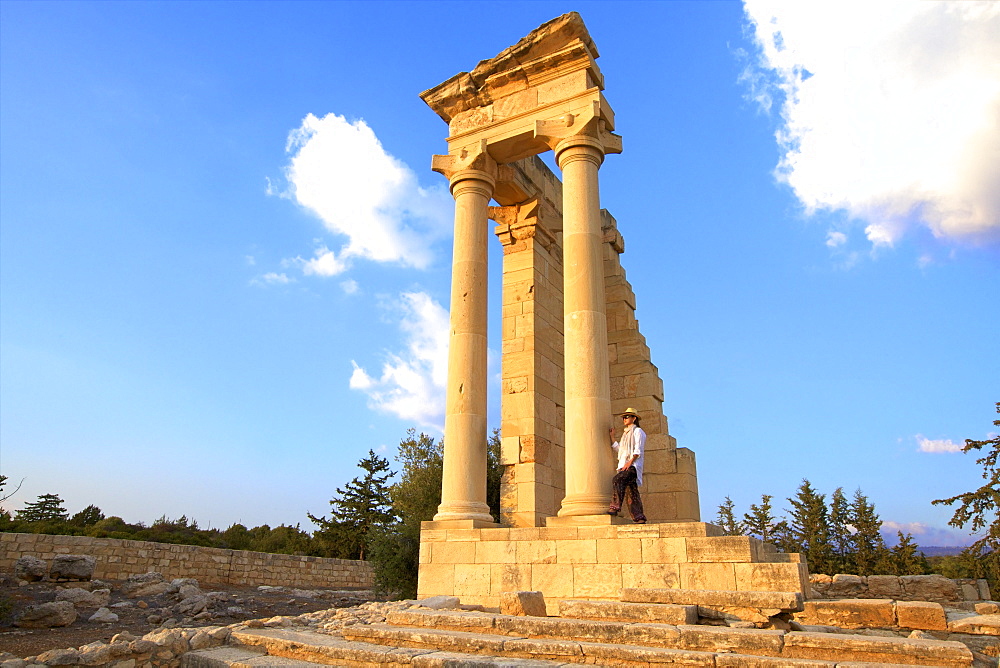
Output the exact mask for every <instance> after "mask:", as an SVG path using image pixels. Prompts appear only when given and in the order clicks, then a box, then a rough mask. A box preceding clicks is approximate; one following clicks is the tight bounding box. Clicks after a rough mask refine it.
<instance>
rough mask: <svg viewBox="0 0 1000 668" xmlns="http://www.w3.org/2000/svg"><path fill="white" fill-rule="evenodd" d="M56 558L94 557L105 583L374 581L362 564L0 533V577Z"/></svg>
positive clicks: (331, 584)
mask: <svg viewBox="0 0 1000 668" xmlns="http://www.w3.org/2000/svg"><path fill="white" fill-rule="evenodd" d="M60 554H83V555H89V556H92V557H94V558H95V559H96V561H97V563H96V567H95V570H94V577H96V578H99V579H108V580H123V579H125V578H127V577H128V576H130V575H142V574H143V573H148V572H150V571H157V572H159V573H162V574H163V575H164V576H165V577H167V578H196V579H197V580H198V581H199V582H203V583H216V584H234V585H270V586H288V587H300V588H304V589H308V588H344V589H370V588H371V586H372V583H373V581H374V571H373V570H372V567H371V565H370V564H369V563H368V562H366V561H353V560H349V559H326V558H323V557H300V556H295V555H291V554H267V553H264V552H247V551H245V550H226V549H220V548H214V547H199V546H196V545H173V544H168V543H151V542H147V541H141V540H119V539H117V538H91V537H90V536H54V535H49V534H34V533H0V571H3V572H11V571H12V570H13V568H14V562H15V561H17V560H18V559H19V558H20V557H22V556H24V555H30V556H33V557H38V558H40V559H44V560H48V559H51V558H52V557H54V556H57V555H60Z"/></svg>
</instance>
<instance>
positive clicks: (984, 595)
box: [976, 579, 993, 601]
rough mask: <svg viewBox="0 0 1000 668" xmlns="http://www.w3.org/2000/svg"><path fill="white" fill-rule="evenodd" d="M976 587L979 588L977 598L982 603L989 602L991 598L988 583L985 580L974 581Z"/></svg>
mask: <svg viewBox="0 0 1000 668" xmlns="http://www.w3.org/2000/svg"><path fill="white" fill-rule="evenodd" d="M976 585H977V586H978V587H979V598H980V599H982V600H984V601H990V600H992V599H993V596H991V595H990V583H989V582H988V581H986V580H983V579H979V580H976Z"/></svg>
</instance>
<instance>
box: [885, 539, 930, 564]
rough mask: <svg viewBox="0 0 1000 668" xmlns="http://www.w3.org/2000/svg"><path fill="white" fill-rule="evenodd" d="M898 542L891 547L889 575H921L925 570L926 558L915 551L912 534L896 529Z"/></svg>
mask: <svg viewBox="0 0 1000 668" xmlns="http://www.w3.org/2000/svg"><path fill="white" fill-rule="evenodd" d="M896 535H897V536H898V537H899V542H898V543H897V544H896V547H894V548H892V553H891V559H890V563H891V565H892V572H891V573H890V574H891V575H923V574H924V573H926V572H927V560H926V559H925V558H924V555H923V554H919V553H918V552H917V545H916V543H914V542H913V536H911V535H910V534H908V533H905V534H904V533H903V532H902V531H897V532H896Z"/></svg>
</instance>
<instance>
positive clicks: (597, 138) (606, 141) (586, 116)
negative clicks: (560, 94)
mask: <svg viewBox="0 0 1000 668" xmlns="http://www.w3.org/2000/svg"><path fill="white" fill-rule="evenodd" d="M535 139H536V140H538V141H540V142H542V143H544V144H545V145H547V146H548V147H549V148H550V149H552V150H553V151H554V152H555V154H556V162H557V163H559V164H560V165H561V164H562V163H561V162H560V159H559V157H560V153H562V152H563V151H565V150H566V149H568V148H571V147H573V146H590V147H593V148H595V149H597V150H598V151H600V152H601V154H602V155H606V154H608V153H621V152H622V138H621V136H619V135H616V134H614V133H613V132H611V131H610V129H609V128H608V123H607V121H606V119H605V118H604V115H603V114H602V108H601V102H600V101H597V100H595V101H594V102H593V104H592V105H591V106H590V107H589V108H584V109H582V110H581V111H580V112H579V113H565V114H562V115H561V116H559V117H557V118H553V119H549V120H540V121H535Z"/></svg>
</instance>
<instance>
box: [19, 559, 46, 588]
mask: <svg viewBox="0 0 1000 668" xmlns="http://www.w3.org/2000/svg"><path fill="white" fill-rule="evenodd" d="M48 570H49V566H48V564H46V563H45V562H44V561H42V560H41V559H39V558H38V557H33V556H31V555H30V554H26V555H24V556H23V557H21V558H19V559H18V560H17V561H15V562H14V577H16V578H18V579H20V580H27V581H28V582H38V581H39V580H41V579H42V578H44V577H45V573H46V572H47V571H48Z"/></svg>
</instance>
